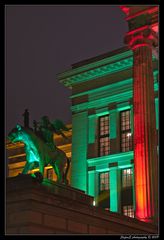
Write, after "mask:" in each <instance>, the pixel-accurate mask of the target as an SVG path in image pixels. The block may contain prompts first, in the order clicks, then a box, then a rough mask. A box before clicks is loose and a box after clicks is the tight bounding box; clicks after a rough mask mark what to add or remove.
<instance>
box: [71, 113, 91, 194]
mask: <svg viewBox="0 0 164 240" xmlns="http://www.w3.org/2000/svg"><path fill="white" fill-rule="evenodd" d="M87 122H88V119H87V112H82V113H78V114H74V115H73V117H72V167H71V186H72V187H75V188H78V189H81V190H83V191H85V192H86V191H87V160H86V159H87V138H88V137H87V136H88V131H87V130H88V124H87Z"/></svg>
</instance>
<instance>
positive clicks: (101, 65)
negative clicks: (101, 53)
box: [57, 50, 133, 87]
mask: <svg viewBox="0 0 164 240" xmlns="http://www.w3.org/2000/svg"><path fill="white" fill-rule="evenodd" d="M132 56H133V53H132V51H131V50H128V51H126V52H123V53H121V54H117V55H114V56H112V57H107V58H105V59H102V60H99V61H95V62H93V63H89V64H86V65H84V66H81V67H78V68H75V69H71V70H68V71H66V72H63V73H60V74H58V75H57V78H58V80H59V82H61V83H63V84H64V85H65V86H67V87H72V85H75V84H77V83H81V82H85V81H88V80H91V79H95V78H97V77H101V76H104V75H107V74H112V73H114V72H117V71H121V70H124V69H127V68H130V67H131V66H132V63H133V57H132Z"/></svg>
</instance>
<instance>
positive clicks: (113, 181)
mask: <svg viewBox="0 0 164 240" xmlns="http://www.w3.org/2000/svg"><path fill="white" fill-rule="evenodd" d="M117 174H118V170H117V168H112V169H111V170H110V174H109V176H110V181H109V182H110V211H112V212H118V190H117V187H118V176H117Z"/></svg>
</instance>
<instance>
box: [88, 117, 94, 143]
mask: <svg viewBox="0 0 164 240" xmlns="http://www.w3.org/2000/svg"><path fill="white" fill-rule="evenodd" d="M88 130H89V131H88V132H89V134H88V143H94V142H95V135H96V116H93V115H92V116H89V119H88Z"/></svg>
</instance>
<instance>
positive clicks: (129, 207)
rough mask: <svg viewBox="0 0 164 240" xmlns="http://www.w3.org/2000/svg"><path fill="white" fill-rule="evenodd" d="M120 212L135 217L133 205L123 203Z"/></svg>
mask: <svg viewBox="0 0 164 240" xmlns="http://www.w3.org/2000/svg"><path fill="white" fill-rule="evenodd" d="M125 208H126V209H125ZM125 211H127V212H126V214H125ZM122 214H123V215H124V216H127V217H131V218H134V217H135V215H134V214H135V212H134V206H133V205H124V206H123V207H122Z"/></svg>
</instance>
